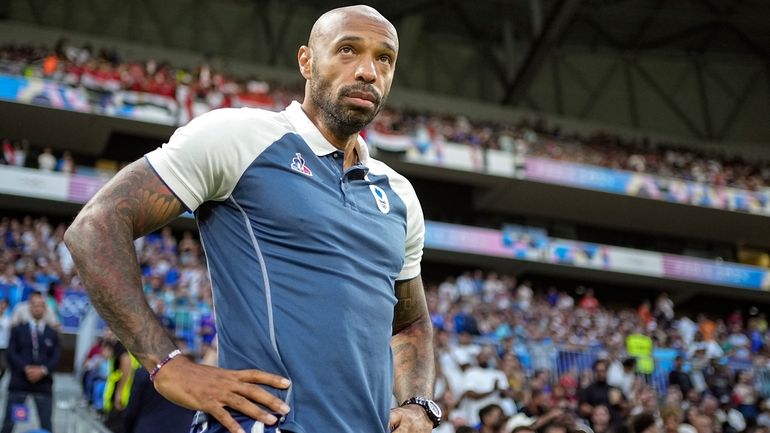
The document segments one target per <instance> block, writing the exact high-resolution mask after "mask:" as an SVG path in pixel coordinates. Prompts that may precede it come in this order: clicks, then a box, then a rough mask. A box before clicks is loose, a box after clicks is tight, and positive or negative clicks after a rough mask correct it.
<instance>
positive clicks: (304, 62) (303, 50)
mask: <svg viewBox="0 0 770 433" xmlns="http://www.w3.org/2000/svg"><path fill="white" fill-rule="evenodd" d="M312 61H313V59H312V51H311V50H310V47H308V46H307V45H303V46H301V47H299V52H298V53H297V63H299V72H300V73H301V74H302V76H303V77H305V79H306V80H309V79H310V77H311V76H312V73H311V71H312V70H313V68H312Z"/></svg>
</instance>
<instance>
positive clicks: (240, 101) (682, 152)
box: [0, 40, 770, 190]
mask: <svg viewBox="0 0 770 433" xmlns="http://www.w3.org/2000/svg"><path fill="white" fill-rule="evenodd" d="M0 73H6V74H11V75H21V76H27V77H39V78H46V79H50V80H55V81H58V82H61V83H64V84H66V85H69V86H79V87H83V88H86V89H88V90H89V91H91V92H92V94H93V97H94V98H95V99H96V100H97V101H96V103H103V100H104V99H105V97H106V96H105V95H108V94H109V93H110V92H114V91H118V90H125V91H131V92H137V93H141V94H145V95H150V96H157V97H161V98H166V99H167V100H170V101H171V104H172V105H175V106H177V108H179V110H178V111H179V113H180V116H179V119H178V120H179V123H186V121H187V120H189V119H191V118H192V117H194V116H196V115H199V114H201V113H200V110H196V109H194V106H195V105H196V103H203V104H204V106H205V107H206V108H205V109H206V110H210V109H215V108H222V107H234V106H252V107H261V108H267V109H273V110H279V109H282V108H283V107H285V106H286V105H287V104H288V103H289V102H290V101H291V100H292V99H301V89H300V88H299V87H296V88H292V87H286V86H281V85H277V84H276V83H268V82H266V81H264V80H259V79H257V78H256V77H234V76H232V75H231V74H228V73H226V72H224V71H220V70H216V69H215V68H212V67H211V66H210V62H202V63H201V64H200V65H198V66H196V67H191V68H186V67H180V66H179V65H172V64H170V63H169V62H165V61H158V60H156V59H146V60H141V61H140V60H129V59H125V58H123V57H121V55H120V54H119V53H118V52H117V51H115V50H108V49H101V50H96V49H94V48H93V47H92V46H90V45H86V46H83V47H77V46H74V45H72V44H69V43H68V42H67V41H66V40H60V41H59V42H58V43H57V44H56V46H55V47H53V48H48V47H37V46H32V45H18V44H4V45H0ZM100 101H101V102H100ZM153 101H154V100H153V98H152V97H148V98H139V101H137V102H136V103H140V102H141V103H148V104H153V103H155V104H157V105H160V106H163V105H166V104H167V103H168V101H165V100H163V101H161V102H158V100H155V102H153ZM372 128H373V129H374V130H376V131H378V132H382V133H389V134H402V135H408V136H411V137H414V143H416V146H417V147H418V148H419V149H420V150H422V151H424V150H425V147H427V146H431V145H433V146H436V147H437V148H438V147H440V146H441V143H442V142H443V141H451V142H455V143H463V144H467V145H469V146H472V147H473V148H474V149H478V150H479V152H478V153H479V154H481V153H483V152H484V151H485V150H487V149H499V150H504V151H507V152H512V153H515V154H517V155H530V156H541V157H547V158H551V159H558V160H565V161H571V162H577V163H585V164H591V165H597V166H602V167H608V168H613V169H618V170H628V171H633V172H640V173H650V174H655V175H659V176H664V177H674V178H681V179H686V180H691V181H697V182H703V183H708V184H712V185H720V186H722V185H724V186H732V187H736V188H741V189H747V190H757V189H760V188H765V187H767V186H768V185H770V164H768V161H748V160H746V159H744V158H741V157H735V156H728V155H725V154H723V153H720V152H717V151H712V152H708V151H705V150H695V149H694V148H691V147H686V146H681V145H676V144H674V143H662V142H653V141H652V140H649V139H646V138H643V139H629V138H624V137H621V136H620V135H617V134H613V133H610V132H607V131H595V132H594V133H591V134H578V133H569V132H565V131H563V130H562V129H561V128H560V127H557V126H549V125H548V124H547V123H546V122H545V121H544V120H542V119H540V120H535V121H530V120H521V121H518V122H513V121H511V122H507V123H506V122H490V121H483V120H478V119H470V118H468V117H466V116H463V115H454V114H453V115H442V114H436V113H426V112H414V111H412V110H406V109H394V108H385V109H384V110H383V111H382V112H381V113H380V115H379V116H378V118H377V119H376V120H375V122H374V123H373V125H372ZM481 160H482V158H479V161H481Z"/></svg>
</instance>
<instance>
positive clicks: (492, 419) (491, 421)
mask: <svg viewBox="0 0 770 433" xmlns="http://www.w3.org/2000/svg"><path fill="white" fill-rule="evenodd" d="M501 419H503V411H502V409H498V408H494V409H492V410H490V411H489V412H488V413H486V414H485V415H484V419H483V420H482V422H483V423H484V425H489V426H493V425H496V424H497V423H499V422H500V420H501Z"/></svg>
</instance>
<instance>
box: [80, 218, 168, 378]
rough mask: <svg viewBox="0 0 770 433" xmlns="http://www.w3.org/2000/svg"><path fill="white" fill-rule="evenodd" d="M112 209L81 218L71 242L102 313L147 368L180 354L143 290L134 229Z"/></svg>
mask: <svg viewBox="0 0 770 433" xmlns="http://www.w3.org/2000/svg"><path fill="white" fill-rule="evenodd" d="M110 213H111V212H110V211H109V210H95V211H91V212H88V213H84V214H81V215H80V216H79V217H78V220H76V222H75V223H73V225H72V226H71V227H70V229H69V230H67V236H66V238H65V241H66V243H67V247H68V248H69V249H70V252H71V253H72V258H73V260H74V262H75V266H76V268H77V270H78V274H79V275H80V279H81V280H82V281H83V284H84V285H85V287H86V290H87V291H88V296H89V298H90V300H91V303H92V304H93V306H94V308H96V311H98V312H99V314H100V315H101V317H102V318H103V319H104V321H105V322H106V323H107V324H108V325H109V326H110V328H111V329H112V330H113V332H115V335H117V336H118V338H119V339H120V341H121V342H122V343H123V344H124V345H125V346H126V349H128V350H129V351H130V352H131V353H133V354H134V355H135V356H136V357H137V358H138V359H139V360H140V361H141V362H142V364H143V365H144V366H145V367H147V368H152V367H153V366H155V365H157V364H158V363H159V362H160V361H161V360H162V359H163V358H164V357H165V356H166V355H168V354H169V353H170V352H171V351H173V350H174V348H175V347H174V344H173V342H172V341H171V339H170V338H169V337H168V336H167V335H166V333H165V332H164V331H163V329H162V327H161V325H160V324H159V323H158V320H157V318H156V317H155V314H154V313H153V312H152V310H151V309H150V307H149V305H148V304H147V300H146V299H145V297H144V293H143V292H142V282H141V274H140V271H139V263H138V261H137V258H136V253H135V250H134V244H133V233H132V232H131V227H128V226H127V224H125V223H123V222H122V221H120V219H119V218H116V216H115V215H111V214H110Z"/></svg>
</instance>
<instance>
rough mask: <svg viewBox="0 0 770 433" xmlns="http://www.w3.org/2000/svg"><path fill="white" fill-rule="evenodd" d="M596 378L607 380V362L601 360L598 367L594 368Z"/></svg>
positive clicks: (600, 380) (598, 380) (602, 380)
mask: <svg viewBox="0 0 770 433" xmlns="http://www.w3.org/2000/svg"><path fill="white" fill-rule="evenodd" d="M594 379H595V380H596V381H597V382H606V381H607V364H606V363H604V362H599V363H597V364H596V367H595V368H594Z"/></svg>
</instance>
